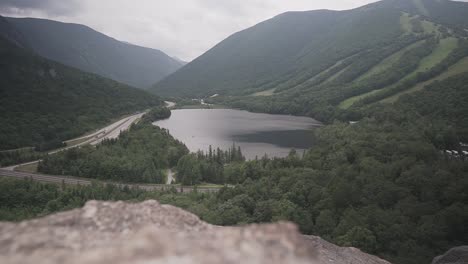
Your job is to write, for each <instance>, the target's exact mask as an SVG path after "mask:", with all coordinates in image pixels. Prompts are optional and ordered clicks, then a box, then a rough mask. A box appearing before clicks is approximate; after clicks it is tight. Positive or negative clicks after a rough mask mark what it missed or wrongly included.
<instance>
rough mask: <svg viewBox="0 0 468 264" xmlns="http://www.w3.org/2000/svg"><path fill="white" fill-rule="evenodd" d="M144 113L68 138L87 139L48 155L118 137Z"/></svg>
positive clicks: (12, 167)
mask: <svg viewBox="0 0 468 264" xmlns="http://www.w3.org/2000/svg"><path fill="white" fill-rule="evenodd" d="M145 113H146V112H142V113H138V114H134V115H132V116H129V117H125V118H122V119H120V120H118V121H116V122H114V123H112V124H110V125H108V126H106V127H104V128H102V129H100V130H98V131H96V132H94V133H92V134H90V135H86V136H83V137H79V138H75V139H71V140H68V141H76V140H82V139H87V140H84V141H83V142H81V143H79V144H76V145H73V146H69V147H65V148H61V149H57V150H53V151H50V152H48V154H49V155H51V154H55V153H58V152H61V151H64V150H67V149H71V148H77V147H80V146H83V145H87V144H90V145H93V146H94V145H97V144H99V143H101V142H102V141H103V140H104V139H115V138H118V137H119V135H120V132H122V131H125V130H128V129H129V128H130V126H131V125H132V124H133V123H135V122H137V121H138V120H139V119H140V118H141V117H142V116H143V115H144V114H145ZM38 162H39V160H36V161H31V162H28V163H23V164H17V165H14V166H9V167H5V168H2V169H4V170H10V171H13V170H15V169H16V168H17V167H19V166H23V165H29V164H34V163H38Z"/></svg>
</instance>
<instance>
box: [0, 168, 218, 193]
mask: <svg viewBox="0 0 468 264" xmlns="http://www.w3.org/2000/svg"><path fill="white" fill-rule="evenodd" d="M0 177H10V178H17V179H25V178H27V179H32V180H35V181H39V182H45V183H55V184H62V183H64V184H67V185H90V184H91V182H92V180H90V179H86V178H79V177H71V176H55V175H44V174H37V173H27V172H19V171H10V170H5V169H0ZM104 183H105V182H104ZM113 184H114V183H113ZM115 185H116V186H120V187H124V186H128V187H130V188H139V189H142V190H145V191H162V190H169V189H170V188H172V186H170V185H157V184H119V183H115ZM194 189H195V188H194V187H176V190H177V191H178V192H192V191H193V190H194ZM219 189H220V188H201V187H200V188H197V191H199V192H205V193H207V192H217V191H219Z"/></svg>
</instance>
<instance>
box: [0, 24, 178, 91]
mask: <svg viewBox="0 0 468 264" xmlns="http://www.w3.org/2000/svg"><path fill="white" fill-rule="evenodd" d="M5 19H6V20H7V21H8V22H9V23H10V24H11V26H12V27H14V28H15V31H16V32H17V36H16V37H18V38H16V40H17V44H19V45H21V46H25V47H29V48H31V49H32V50H33V51H34V52H35V53H37V54H38V55H40V56H42V57H45V58H47V59H50V60H54V61H56V62H60V63H62V64H65V65H67V66H71V67H74V68H78V69H80V70H82V71H86V72H90V73H95V74H98V75H101V76H103V77H106V78H110V79H113V80H116V81H119V82H122V83H125V84H128V85H130V86H134V87H138V88H149V87H150V86H151V85H153V84H154V83H156V82H158V81H159V80H160V79H162V78H164V77H166V76H167V75H169V74H171V73H173V72H174V71H176V70H177V69H179V68H180V67H182V66H183V64H184V63H183V62H181V61H180V60H177V59H174V58H172V57H170V56H168V55H166V54H165V53H163V52H162V51H160V50H156V49H150V48H144V47H140V46H136V45H133V44H130V43H126V42H122V41H118V40H116V39H113V38H111V37H109V36H106V35H104V34H102V33H100V32H97V31H95V30H93V29H91V28H89V27H87V26H84V25H79V24H71V23H62V22H57V21H51V20H45V19H37V18H5ZM0 32H4V31H3V30H1V29H0ZM19 36H20V37H19Z"/></svg>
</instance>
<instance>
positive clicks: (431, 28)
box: [421, 20, 439, 34]
mask: <svg viewBox="0 0 468 264" xmlns="http://www.w3.org/2000/svg"><path fill="white" fill-rule="evenodd" d="M421 25H422V27H423V29H424V34H439V30H438V27H437V26H436V25H435V24H434V23H432V22H430V21H427V20H421Z"/></svg>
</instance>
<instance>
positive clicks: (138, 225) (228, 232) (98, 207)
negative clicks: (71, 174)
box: [0, 201, 388, 264]
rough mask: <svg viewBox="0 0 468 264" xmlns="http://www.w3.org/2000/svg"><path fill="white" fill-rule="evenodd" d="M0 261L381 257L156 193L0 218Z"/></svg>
mask: <svg viewBox="0 0 468 264" xmlns="http://www.w3.org/2000/svg"><path fill="white" fill-rule="evenodd" d="M0 263H11V264H16V263H18V264H19V263H21V264H23V263H34V264H41V263H57V264H58V263H91V264H93V263H96V264H97V263H112V264H121V263H134V264H143V263H145V264H146V263H182V264H185V263H187V264H191V263H204V264H211V263H213V264H214V263H268V264H274V263H312V264H313V263H315V264H317V263H334V264H358V263H359V264H361V263H368V264H388V262H386V261H384V260H381V259H379V258H377V257H374V256H371V255H368V254H365V253H363V252H361V251H359V250H358V249H355V248H341V247H337V246H335V245H333V244H330V243H328V242H326V241H324V240H322V239H320V238H318V237H312V236H303V235H301V234H300V233H299V232H298V230H297V227H296V226H295V225H294V224H291V223H286V222H285V223H277V224H265V225H249V226H245V227H219V226H213V225H210V224H207V223H205V222H203V221H201V220H200V219H199V218H198V217H197V216H195V215H193V214H191V213H188V212H186V211H184V210H182V209H179V208H176V207H173V206H169V205H160V204H159V203H158V202H156V201H145V202H143V203H138V204H131V203H124V202H97V201H90V202H88V203H87V204H86V205H85V206H84V207H83V208H81V209H75V210H72V211H68V212H63V213H57V214H54V215H50V216H47V217H44V218H41V219H36V220H31V221H25V222H21V223H8V222H4V223H0Z"/></svg>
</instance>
